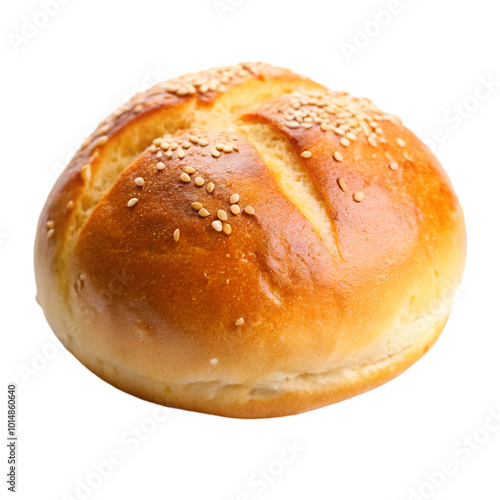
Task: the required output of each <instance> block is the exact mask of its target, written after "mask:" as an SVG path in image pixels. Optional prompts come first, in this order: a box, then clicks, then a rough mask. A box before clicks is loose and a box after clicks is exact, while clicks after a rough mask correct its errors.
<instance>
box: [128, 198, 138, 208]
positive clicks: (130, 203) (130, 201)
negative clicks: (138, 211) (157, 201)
mask: <svg viewBox="0 0 500 500" xmlns="http://www.w3.org/2000/svg"><path fill="white" fill-rule="evenodd" d="M138 201H139V200H138V199H137V198H130V200H128V203H127V207H133V206H134V205H135V204H136V203H137V202H138Z"/></svg>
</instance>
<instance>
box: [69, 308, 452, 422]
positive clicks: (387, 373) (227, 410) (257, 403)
mask: <svg viewBox="0 0 500 500" xmlns="http://www.w3.org/2000/svg"><path fill="white" fill-rule="evenodd" d="M450 310H451V307H450V308H449V309H448V310H447V311H445V314H444V316H443V317H441V318H439V319H437V318H432V321H431V320H430V319H429V318H427V317H423V316H420V317H418V318H417V319H416V320H414V321H412V322H411V323H406V324H404V325H399V327H398V329H400V332H399V334H400V338H401V339H406V340H408V338H411V337H412V334H414V338H415V342H412V343H410V344H408V345H405V346H404V347H403V348H402V349H401V350H399V351H398V352H395V353H392V354H390V355H387V356H385V357H382V358H380V359H378V360H376V361H374V362H372V363H367V364H364V365H361V366H358V367H349V368H348V369H346V368H345V367H338V368H334V369H332V370H329V371H328V372H325V373H300V374H290V375H289V376H286V377H285V376H283V374H279V376H277V377H276V380H272V381H269V382H262V383H259V384H258V385H256V386H250V385H245V384H231V383H225V382H222V381H211V382H192V383H189V384H185V383H168V382H165V381H159V380H154V379H150V378H147V377H145V376H143V375H140V374H138V373H135V372H133V371H132V370H130V369H129V368H127V367H125V366H118V365H117V364H115V363H113V362H112V361H109V360H103V359H100V358H97V357H96V356H95V353H93V352H91V351H89V350H88V349H85V346H82V345H81V344H77V343H76V342H75V340H74V339H72V340H69V339H68V338H67V337H66V338H65V340H66V342H65V346H66V348H67V349H68V350H69V351H70V352H72V354H74V355H75V356H76V357H77V358H78V359H79V360H80V362H82V363H83V364H84V365H85V366H86V367H87V368H88V369H89V370H91V371H92V372H93V373H95V374H96V375H97V376H99V377H100V378H101V379H103V380H104V381H106V382H108V383H110V384H112V385H113V386H115V387H117V388H119V389H121V390H122V391H125V392H127V393H129V394H132V395H134V396H137V397H139V398H141V399H144V400H146V401H150V402H153V403H157V404H161V405H164V406H169V407H172V408H182V409H186V410H191V411H196V412H202V413H210V414H214V415H220V416H225V417H233V418H270V417H279V416H286V415H293V414H297V413H302V412H306V411H309V410H313V409H316V408H321V407H323V406H327V405H330V404H332V403H337V402H339V401H343V400H345V399H349V398H351V397H353V396H356V395H358V394H361V393H363V392H366V391H369V390H371V389H374V388H376V387H378V386H380V385H382V384H384V383H386V382H388V381H389V380H391V379H393V378H395V377H397V376H398V375H400V374H401V373H402V372H404V371H405V370H406V369H407V368H409V367H410V366H411V365H412V364H413V363H415V362H416V361H418V360H419V359H420V358H421V357H422V356H423V355H424V354H425V353H426V352H427V351H428V350H429V349H430V348H431V347H432V345H433V344H434V343H435V342H436V340H437V338H438V337H439V335H440V333H441V332H442V330H443V328H444V326H445V324H446V321H447V319H448V316H449V313H450ZM423 318H425V319H424V321H423ZM422 323H424V325H422ZM385 338H386V339H392V340H391V341H390V342H392V343H394V342H396V343H397V340H396V339H397V337H395V336H394V332H391V335H390V336H389V335H388V336H386V337H385ZM401 344H402V345H403V341H402V342H401Z"/></svg>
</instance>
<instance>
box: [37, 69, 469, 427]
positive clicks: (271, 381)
mask: <svg viewBox="0 0 500 500" xmlns="http://www.w3.org/2000/svg"><path fill="white" fill-rule="evenodd" d="M465 248H466V239H465V227H464V220H463V215H462V211H461V208H460V205H459V202H458V200H457V197H456V195H455V193H454V191H453V188H452V185H451V183H450V180H449V179H448V177H447V176H446V174H445V172H444V170H443V169H442V167H441V165H440V164H439V161H438V160H437V159H436V157H435V156H434V155H433V154H432V153H431V152H430V151H429V149H428V148H427V147H426V146H425V145H424V144H423V143H422V142H421V141H420V140H419V139H418V138H417V137H416V136H415V135H414V134H413V133H412V132H410V131H409V130H408V129H407V128H405V127H404V126H403V125H402V124H401V121H400V120H399V119H398V118H396V117H395V116H393V115H390V114H387V113H384V112H382V111H380V110H379V109H378V108H377V107H376V106H375V105H374V104H372V103H371V101H369V100H367V99H364V98H356V97H352V96H351V95H349V94H347V93H345V92H335V91H331V90H328V89H327V88H325V87H323V86H322V85H320V84H318V83H316V82H314V81H312V80H310V79H308V78H305V77H303V76H299V75H297V74H295V73H293V72H291V71H289V70H286V69H282V68H276V67H273V66H270V65H267V64H262V63H250V64H239V65H237V66H234V67H225V68H216V69H211V70H208V71H203V72H200V73H195V74H190V75H186V76H182V77H180V78H177V79H174V80H171V81H168V82H165V83H161V84H159V85H156V86H154V87H152V88H151V89H150V90H148V91H146V92H144V93H141V94H138V95H136V96H134V97H133V98H132V99H131V100H130V102H128V103H127V104H125V105H124V106H122V107H120V108H119V109H118V110H117V111H115V112H114V113H113V114H112V115H111V116H109V117H108V118H106V119H105V120H104V121H103V122H102V123H100V125H99V127H98V128H97V129H96V131H95V132H93V133H92V134H91V135H90V137H89V138H88V139H87V140H86V141H85V142H84V143H83V144H82V146H81V148H80V149H79V151H78V152H77V153H76V155H75V156H74V158H73V159H72V160H71V162H70V163H69V165H68V166H67V168H66V169H65V170H64V172H63V173H62V174H61V176H60V178H59V179H58V180H57V182H56V184H55V186H54V188H53V189H52V191H51V193H50V195H49V197H48V200H47V202H46V205H45V207H44V209H43V211H42V214H41V216H40V221H39V224H38V232H37V237H36V248H35V269H36V282H37V288H38V295H37V298H38V302H39V303H40V305H41V307H42V308H43V310H44V313H45V316H46V318H47V321H48V322H49V324H50V326H51V327H52V329H53V330H54V332H55V334H56V335H57V337H58V338H59V339H60V340H61V342H62V343H63V344H64V345H65V347H66V348H67V349H68V350H69V351H70V352H72V353H73V354H74V355H75V356H76V357H77V358H78V359H79V360H80V361H81V362H82V363H83V364H84V365H85V366H86V367H88V368H89V369H90V370H91V371H93V372H94V373H95V374H97V375H98V376H99V377H101V378H102V379H104V380H106V381H107V382H109V383H110V384H112V385H114V386H116V387H118V388H120V389H122V390H124V391H126V392H128V393H130V394H133V395H135V396H138V397H140V398H143V399H146V400H149V401H153V402H155V403H159V404H162V405H167V406H171V407H175V408H183V409H187V410H194V411H199V412H205V413H212V414H217V415H224V416H230V417H241V418H260V417H276V416H282V415H290V414H295V413H299V412H304V411H308V410H312V409H314V408H318V407H321V406H324V405H328V404H331V403H335V402H337V401H341V400H344V399H346V398H349V397H352V396H355V395H357V394H360V393H362V392H364V391H367V390H369V389H372V388H374V387H376V386H379V385H381V384H383V383H384V382H387V381H388V380H390V379H392V378H393V377H395V376H397V375H398V374H400V373H401V372H403V371H404V370H405V369H406V368H408V367H409V366H410V365H411V364H412V363H414V362H415V361H416V360H417V359H419V358H420V357H421V356H422V355H423V354H424V353H425V352H426V351H427V350H428V349H429V348H430V347H431V346H432V344H433V343H434V342H435V341H436V339H437V337H438V335H439V334H440V332H441V331H442V329H443V327H444V325H445V323H446V320H447V318H448V315H449V313H450V310H451V305H452V301H453V296H454V292H455V290H456V288H457V286H458V284H459V281H460V278H461V275H462V271H463V267H464V260H465Z"/></svg>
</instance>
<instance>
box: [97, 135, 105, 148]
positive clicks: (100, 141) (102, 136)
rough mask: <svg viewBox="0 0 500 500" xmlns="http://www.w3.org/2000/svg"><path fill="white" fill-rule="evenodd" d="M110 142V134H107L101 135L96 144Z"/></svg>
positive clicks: (100, 144)
mask: <svg viewBox="0 0 500 500" xmlns="http://www.w3.org/2000/svg"><path fill="white" fill-rule="evenodd" d="M107 142H108V136H107V135H101V137H99V139H97V141H95V144H94V145H95V146H102V145H103V144H106V143H107Z"/></svg>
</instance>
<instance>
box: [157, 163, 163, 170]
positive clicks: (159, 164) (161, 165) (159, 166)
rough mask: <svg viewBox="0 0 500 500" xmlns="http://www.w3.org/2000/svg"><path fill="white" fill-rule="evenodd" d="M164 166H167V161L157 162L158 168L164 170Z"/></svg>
mask: <svg viewBox="0 0 500 500" xmlns="http://www.w3.org/2000/svg"><path fill="white" fill-rule="evenodd" d="M164 168H165V163H163V162H162V161H159V162H158V163H157V164H156V170H163V169H164Z"/></svg>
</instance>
